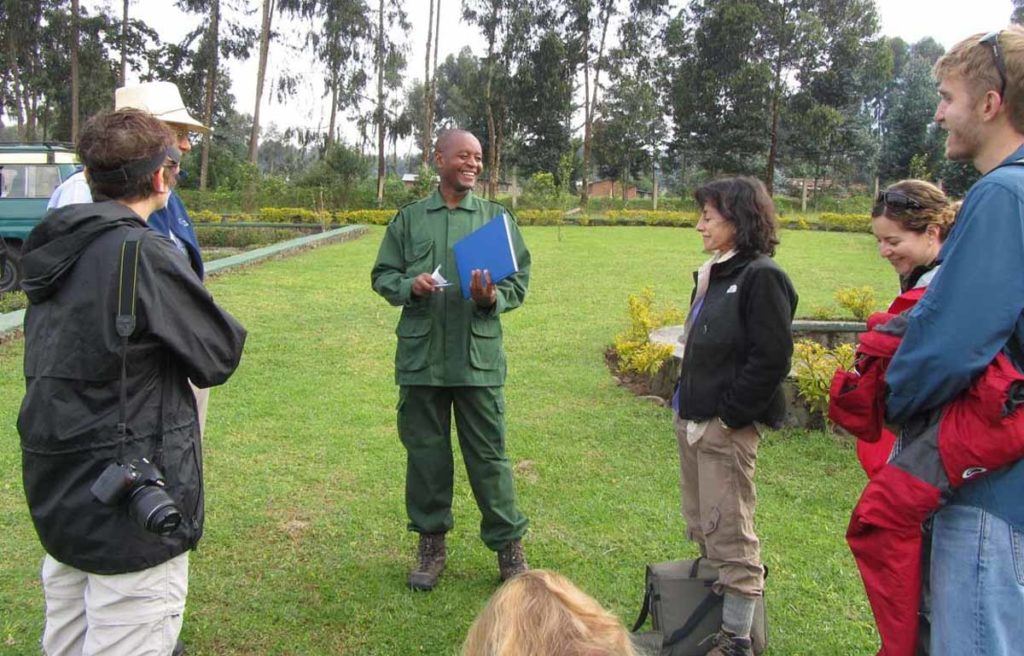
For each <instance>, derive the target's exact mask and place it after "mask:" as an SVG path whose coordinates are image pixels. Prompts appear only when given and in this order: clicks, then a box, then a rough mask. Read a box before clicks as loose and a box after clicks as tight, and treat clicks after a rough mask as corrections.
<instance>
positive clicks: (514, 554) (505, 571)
mask: <svg viewBox="0 0 1024 656" xmlns="http://www.w3.org/2000/svg"><path fill="white" fill-rule="evenodd" d="M528 569H530V566H529V565H527V564H526V554H525V553H523V543H522V542H521V541H520V540H518V539H515V540H512V541H511V542H509V543H508V544H507V545H505V548H504V549H502V550H501V551H499V552H498V573H500V574H501V580H502V581H507V580H509V579H510V578H512V577H513V576H515V575H516V574H522V573H523V572H525V571H526V570H528Z"/></svg>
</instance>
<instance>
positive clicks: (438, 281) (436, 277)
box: [430, 264, 452, 287]
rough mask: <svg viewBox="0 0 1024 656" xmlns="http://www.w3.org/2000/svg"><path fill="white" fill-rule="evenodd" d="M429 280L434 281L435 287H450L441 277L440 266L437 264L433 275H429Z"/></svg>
mask: <svg viewBox="0 0 1024 656" xmlns="http://www.w3.org/2000/svg"><path fill="white" fill-rule="evenodd" d="M430 279H431V280H433V281H434V286H435V287H451V286H452V284H451V283H450V282H448V281H447V280H445V279H444V276H442V275H441V265H440V264H438V265H437V268H436V269H434V273H432V274H430Z"/></svg>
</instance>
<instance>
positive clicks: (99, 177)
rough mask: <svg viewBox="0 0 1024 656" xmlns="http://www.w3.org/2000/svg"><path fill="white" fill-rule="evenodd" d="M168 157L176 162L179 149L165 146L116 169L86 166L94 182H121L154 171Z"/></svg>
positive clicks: (179, 156) (178, 160) (179, 155)
mask: <svg viewBox="0 0 1024 656" xmlns="http://www.w3.org/2000/svg"><path fill="white" fill-rule="evenodd" d="M168 158H169V159H171V160H172V161H173V162H174V163H175V164H177V163H178V162H180V161H181V151H180V150H178V148H177V147H175V146H167V147H166V148H164V149H163V150H161V151H160V152H158V153H155V154H154V155H152V156H151V157H145V158H141V159H134V160H132V161H130V162H126V163H124V164H122V165H121V166H119V167H117V168H116V169H110V170H106V171H103V170H98V169H96V168H94V167H91V166H87V167H86V168H88V169H89V177H90V178H92V179H93V180H94V181H95V182H99V183H103V184H110V183H113V184H123V183H126V182H128V181H129V180H135V179H138V178H141V177H144V176H147V175H151V174H153V173H155V172H156V171H158V170H159V169H160V167H161V166H163V164H164V160H165V159H168Z"/></svg>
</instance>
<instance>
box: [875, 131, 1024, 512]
mask: <svg viewBox="0 0 1024 656" xmlns="http://www.w3.org/2000/svg"><path fill="white" fill-rule="evenodd" d="M1022 158H1024V147H1021V148H1019V149H1017V150H1016V151H1015V152H1014V153H1013V154H1012V155H1010V157H1008V158H1007V159H1006V160H1004V161H1003V162H1002V163H1001V164H1000V165H999V166H998V167H996V168H995V169H993V170H992V171H990V172H989V173H988V174H986V175H985V176H984V177H982V178H981V180H979V181H978V182H977V183H975V185H974V186H973V187H971V189H970V191H969V192H968V193H967V196H966V198H964V203H963V206H962V207H961V208H960V213H959V214H958V216H957V220H956V224H955V226H954V227H953V230H952V232H951V233H950V235H949V238H948V239H947V240H946V242H945V244H943V247H942V252H941V253H940V254H939V260H940V262H941V263H942V267H941V269H940V270H939V273H938V274H937V275H936V276H935V279H934V280H933V281H932V283H931V285H929V287H928V292H927V293H926V294H925V295H924V298H922V299H921V301H920V302H919V303H918V304H917V305H916V306H914V308H913V309H912V310H911V311H910V314H909V323H908V327H907V332H906V335H905V336H904V338H903V342H902V344H901V345H900V347H899V349H898V350H897V351H896V355H895V357H894V358H893V360H892V363H891V364H890V365H889V369H888V370H887V371H886V381H887V383H888V385H889V395H888V397H887V401H886V406H887V414H888V417H889V419H890V421H892V422H894V423H898V424H899V423H904V422H906V421H907V420H908V419H909V418H910V417H912V416H914V415H916V414H918V413H920V412H923V411H926V410H930V409H932V408H936V407H939V406H941V405H944V404H945V403H947V402H949V401H950V400H951V399H952V398H953V397H954V396H956V395H957V394H959V393H960V392H961V391H963V390H964V389H966V388H967V387H968V386H969V385H970V384H971V382H972V381H973V380H974V379H975V378H976V377H977V376H978V375H979V374H980V373H981V372H982V371H983V370H984V369H985V367H987V366H988V364H989V363H990V362H992V360H993V359H994V358H995V356H996V354H997V353H999V352H1000V351H1003V350H1005V349H1006V345H1007V342H1008V341H1009V340H1010V339H1011V337H1013V338H1014V339H1016V340H1017V341H1018V343H1019V344H1024V268H1022V266H1021V264H1022V263H1024V166H1022V165H1015V164H1014V163H1015V162H1017V160H1020V159H1022ZM1022 497H1024V461H1019V462H1017V463H1016V464H1015V465H1013V466H1011V467H1008V468H1006V469H1004V470H1002V471H1001V472H998V473H995V474H993V475H991V476H989V477H988V478H985V479H982V480H980V481H977V482H974V483H969V484H967V485H965V486H964V487H963V488H961V491H960V493H959V494H958V495H957V497H956V498H955V499H954V502H959V503H966V504H969V505H974V506H978V507H981V508H985V509H986V510H990V511H991V512H993V513H995V514H997V515H999V516H1001V517H1003V518H1004V519H1006V520H1007V521H1009V522H1010V523H1012V524H1014V525H1015V526H1018V527H1022V526H1024V504H1021V503H1020V502H1019V500H1020V499H1021V498H1022Z"/></svg>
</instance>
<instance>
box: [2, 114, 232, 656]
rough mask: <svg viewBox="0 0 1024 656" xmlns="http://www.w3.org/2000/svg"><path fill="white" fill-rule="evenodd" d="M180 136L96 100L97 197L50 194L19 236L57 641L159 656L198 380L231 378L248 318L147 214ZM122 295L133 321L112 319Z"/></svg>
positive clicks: (170, 178) (172, 630) (178, 549)
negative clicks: (220, 299)
mask: <svg viewBox="0 0 1024 656" xmlns="http://www.w3.org/2000/svg"><path fill="white" fill-rule="evenodd" d="M174 141H175V139H174V135H173V134H172V133H171V132H170V130H168V129H167V127H166V126H165V125H164V124H163V123H161V122H160V121H159V120H157V119H155V118H153V117H152V116H150V115H149V114H146V113H144V112H140V111H137V110H121V111H116V112H103V113H100V114H98V115H96V116H95V117H93V118H92V119H91V120H90V121H89V122H88V123H87V124H86V125H85V127H84V128H83V130H82V133H81V135H80V138H79V143H78V153H79V157H80V158H81V160H82V162H83V163H84V164H85V170H86V176H87V178H88V181H89V186H90V188H91V190H92V194H93V197H94V198H95V199H97V200H101V199H102V202H96V203H88V204H82V205H70V206H67V207H64V208H61V209H58V210H54V211H53V212H51V213H50V214H48V215H47V216H46V217H45V218H44V220H43V221H42V222H41V223H40V224H39V226H37V227H36V229H35V230H33V231H32V234H30V235H29V238H28V240H27V242H26V244H25V248H24V253H25V255H24V259H23V260H22V261H23V264H24V268H25V279H24V282H23V283H22V286H23V288H24V289H25V292H26V294H27V295H28V298H29V301H30V304H29V307H28V310H27V311H26V315H25V385H26V391H25V398H24V400H23V401H22V405H21V412H20V414H19V416H18V432H19V433H20V435H21V447H22V464H23V478H24V486H25V496H26V497H27V500H28V505H29V510H30V511H31V514H32V520H33V522H34V524H35V528H36V531H37V533H38V534H39V538H40V541H41V542H42V544H43V547H44V548H45V550H46V552H47V555H46V557H45V559H44V562H43V569H42V582H43V591H44V594H45V597H46V626H45V629H44V633H43V641H42V646H43V650H44V651H45V652H46V653H47V654H50V655H54V654H61V655H63V654H82V653H87V654H100V653H102V654H132V655H135V656H137V655H140V654H152V655H155V656H156V655H159V656H166V655H167V654H170V653H171V652H172V650H173V649H174V647H175V643H176V640H177V637H178V632H179V631H180V629H181V623H182V613H183V612H184V608H185V597H186V594H187V589H188V550H189V549H192V548H193V547H195V545H196V543H197V542H198V541H199V538H200V537H201V535H202V532H203V480H202V453H201V449H200V441H199V428H198V424H197V417H196V405H195V398H194V396H193V394H192V391H191V389H190V387H189V384H188V381H189V379H191V380H193V381H195V382H196V384H198V385H201V386H203V387H207V386H211V385H218V384H221V383H223V382H224V381H225V380H227V378H228V377H229V376H230V375H231V374H232V372H233V371H234V370H235V368H236V367H237V366H238V362H239V359H240V358H241V354H242V347H243V344H244V342H245V330H244V329H243V328H242V326H241V325H239V324H238V322H237V321H235V320H234V319H233V318H232V317H231V316H230V315H229V314H228V313H226V312H225V311H223V310H222V309H220V308H219V307H218V306H217V305H216V304H215V303H214V302H213V298H212V297H211V296H210V293H209V292H208V291H207V290H206V289H205V288H204V287H203V285H202V283H201V282H200V281H199V279H198V278H197V277H196V275H195V274H194V273H193V271H192V269H191V268H190V267H189V264H188V261H187V260H185V259H184V258H182V257H181V256H180V254H179V253H178V251H177V249H176V248H175V246H174V244H172V243H171V242H170V241H169V240H168V239H167V238H165V237H163V236H162V235H159V234H157V233H155V232H153V231H151V230H149V229H148V228H147V227H146V219H147V218H148V217H149V215H150V214H151V213H152V212H153V211H155V210H157V209H159V208H161V207H163V206H164V205H165V204H166V203H167V199H168V197H169V195H170V193H171V189H172V187H173V184H174V180H175V174H176V172H177V167H178V160H179V158H180V152H179V151H178V150H177V149H176V148H175V146H174ZM133 244H135V245H137V253H138V257H137V259H136V258H126V261H127V262H130V261H132V260H135V262H136V264H135V266H134V268H135V272H136V275H135V276H126V277H125V281H123V280H122V276H121V270H122V251H123V249H128V252H129V253H131V252H132V250H131V249H132V245H133ZM127 268H128V270H129V271H130V270H131V268H132V267H131V266H130V265H129V266H128V267H127ZM123 282H126V284H124V285H122V283H123ZM133 285H134V287H135V293H134V294H132V293H131V287H132V286H133ZM119 301H120V306H119ZM119 307H120V308H122V309H121V315H122V317H124V316H125V315H128V316H131V315H134V326H132V325H131V322H130V321H128V322H125V321H124V320H123V318H119V319H118V322H117V325H115V318H116V317H117V316H118V314H119ZM122 358H123V359H122Z"/></svg>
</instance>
